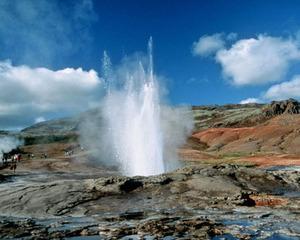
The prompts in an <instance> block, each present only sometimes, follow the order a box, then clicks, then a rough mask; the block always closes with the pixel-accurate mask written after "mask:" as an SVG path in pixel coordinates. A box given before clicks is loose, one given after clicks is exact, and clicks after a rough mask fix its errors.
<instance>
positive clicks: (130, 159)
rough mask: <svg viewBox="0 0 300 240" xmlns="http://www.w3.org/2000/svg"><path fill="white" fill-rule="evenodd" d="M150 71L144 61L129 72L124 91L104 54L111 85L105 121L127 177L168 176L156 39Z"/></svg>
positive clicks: (106, 75) (106, 101)
mask: <svg viewBox="0 0 300 240" xmlns="http://www.w3.org/2000/svg"><path fill="white" fill-rule="evenodd" d="M148 57H149V59H148V63H147V64H148V67H147V68H146V69H145V67H144V65H143V64H142V62H141V61H140V62H139V64H138V66H136V67H134V69H133V70H131V71H129V72H127V74H126V76H124V78H125V81H124V82H123V84H122V87H119V88H118V87H115V86H114V79H113V77H112V76H111V75H110V74H109V72H110V65H111V64H110V60H109V58H108V56H107V54H106V53H104V58H103V67H104V70H105V74H104V76H105V78H106V82H107V95H106V97H105V104H104V106H105V107H104V108H105V110H104V117H105V120H106V122H107V126H108V129H109V132H110V133H109V135H110V136H111V145H112V148H113V153H114V156H113V157H114V158H115V160H116V161H117V163H118V164H120V168H121V170H122V172H123V173H124V174H125V175H129V176H133V175H143V176H148V175H154V174H160V173H163V172H165V164H164V159H163V148H164V146H163V131H162V129H161V124H160V97H159V86H158V82H157V80H156V77H155V75H154V73H153V57H152V39H151V38H150V40H149V43H148Z"/></svg>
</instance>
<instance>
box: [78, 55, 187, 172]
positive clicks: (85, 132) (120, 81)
mask: <svg viewBox="0 0 300 240" xmlns="http://www.w3.org/2000/svg"><path fill="white" fill-rule="evenodd" d="M143 66H150V72H151V59H150V62H149V58H147V57H146V56H144V55H141V54H137V55H134V56H131V57H126V58H125V59H124V60H123V61H122V63H121V64H120V65H119V66H117V67H116V68H112V67H111V63H110V61H109V58H108V57H107V56H106V55H105V56H104V74H103V75H104V77H105V78H106V79H107V78H109V79H110V81H109V83H107V89H108V94H107V96H106V97H105V98H104V99H103V101H101V102H100V104H99V107H98V108H97V109H95V110H93V111H90V112H89V114H87V117H86V119H85V120H84V121H83V122H82V124H81V126H80V133H81V134H80V135H81V137H80V140H81V144H82V145H83V146H84V147H85V148H87V149H88V150H89V151H90V153H91V155H92V157H93V159H94V160H95V161H99V162H100V163H102V164H104V165H106V166H117V167H119V168H120V165H121V164H120V161H119V160H120V156H117V155H118V154H119V153H121V154H122V153H124V151H122V149H124V148H126V145H127V142H126V139H124V138H123V136H122V134H127V135H128V134H130V129H129V130H127V131H124V130H122V127H124V126H125V125H126V124H125V125H124V122H122V121H127V122H130V116H129V120H128V119H127V120H126V119H125V117H124V111H123V110H122V108H123V107H127V105H126V104H124V101H125V99H126V97H125V96H130V97H131V98H132V99H135V100H136V99H138V97H134V96H132V95H135V94H137V95H139V94H140V92H131V93H130V91H129V92H128V88H129V87H130V86H128V76H131V78H134V79H141V80H142V79H143V78H144V77H145V74H146V75H147V72H146V73H145V72H144V69H143ZM146 71H149V69H146ZM153 77H154V78H155V79H156V80H157V83H158V82H159V83H161V81H162V78H161V77H159V76H155V75H153ZM146 81H147V80H146ZM129 85H130V84H129ZM110 91H113V93H109V92H110ZM128 93H129V95H128ZM158 93H159V94H160V99H162V97H163V96H162V95H161V94H162V93H161V92H158ZM109 94H111V95H110V97H109V101H110V103H109V104H107V101H108V96H109ZM111 96H113V97H111ZM137 104H139V103H137ZM154 104H155V102H154ZM134 106H136V105H135V104H134ZM159 108H160V111H159V116H158V121H159V123H158V124H159V125H160V128H159V129H160V134H161V138H162V139H161V140H162V148H163V155H162V158H163V162H164V168H165V169H164V171H170V170H173V169H175V168H177V167H179V165H180V164H179V159H178V155H177V149H178V147H180V146H181V145H182V144H184V142H185V140H186V137H187V136H188V135H189V134H190V132H191V130H192V128H193V120H192V119H193V118H192V112H191V109H189V108H188V107H171V106H169V105H167V104H163V103H162V102H161V101H160V103H159ZM131 110H132V109H131ZM111 112H113V118H115V120H114V121H113V122H114V124H113V125H112V124H110V122H109V121H107V116H108V115H109V116H110V118H111V116H112V113H111ZM133 112H135V111H133ZM125 115H126V114H125ZM127 117H128V116H127ZM127 117H126V118H127ZM134 117H135V116H132V121H134ZM142 124H143V123H142ZM150 125H151V124H150ZM143 127H144V130H143V131H144V133H143V134H145V137H146V138H147V136H148V135H147V133H146V132H147V127H149V126H147V125H146V123H145V126H143ZM112 128H115V129H112ZM127 132H128V133H127ZM118 134H119V135H118ZM132 134H134V133H132ZM135 137H139V134H138V135H137V136H132V137H131V138H130V137H128V141H133V142H134V144H136V145H139V141H136V140H134V139H132V138H135ZM118 138H120V139H121V140H119V139H118ZM156 139H159V138H156ZM116 143H118V144H123V145H124V146H117V148H118V151H116V149H115V146H113V145H115V144H116ZM149 144H152V142H151V140H150V141H149ZM156 144H160V143H156ZM154 145H155V143H154ZM120 147H121V148H120ZM128 147H129V146H128ZM136 147H137V149H136V151H139V150H140V149H138V148H139V147H138V146H136ZM140 147H142V146H140ZM129 148H130V149H132V150H133V151H134V148H132V146H131V147H129ZM120 149H121V151H120ZM146 149H147V151H148V150H149V149H148V148H146ZM126 151H127V150H126ZM153 151H155V149H153ZM150 153H151V152H150ZM144 154H147V153H145V152H144ZM148 154H149V153H148ZM139 156H141V155H139ZM134 157H136V156H134ZM141 157H142V156H141ZM136 159H137V161H138V159H139V158H136ZM127 160H129V161H130V157H128V158H127ZM141 162H142V161H140V162H136V163H135V164H141ZM121 168H122V167H121ZM120 170H122V169H120ZM136 172H137V173H138V171H133V172H130V171H128V170H127V171H123V173H124V174H127V175H134V174H136ZM157 173H160V172H157ZM141 174H142V175H143V173H141ZM148 174H153V173H151V172H150V173H145V175H148Z"/></svg>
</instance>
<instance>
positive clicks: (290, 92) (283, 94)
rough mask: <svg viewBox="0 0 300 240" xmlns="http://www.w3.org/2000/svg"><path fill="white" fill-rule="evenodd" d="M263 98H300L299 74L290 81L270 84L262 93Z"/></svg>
mask: <svg viewBox="0 0 300 240" xmlns="http://www.w3.org/2000/svg"><path fill="white" fill-rule="evenodd" d="M264 98H266V99H269V100H283V99H288V98H300V75H297V76H295V77H293V79H292V80H290V81H286V82H283V83H280V84H275V85H273V86H271V87H270V88H269V89H268V90H267V91H266V93H265V94H264Z"/></svg>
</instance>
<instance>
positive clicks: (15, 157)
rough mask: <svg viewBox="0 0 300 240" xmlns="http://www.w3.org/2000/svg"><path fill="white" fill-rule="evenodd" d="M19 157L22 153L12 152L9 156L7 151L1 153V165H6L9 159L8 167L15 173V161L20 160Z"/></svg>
mask: <svg viewBox="0 0 300 240" xmlns="http://www.w3.org/2000/svg"><path fill="white" fill-rule="evenodd" d="M21 157H22V155H21V154H20V153H16V154H13V155H12V156H10V155H9V154H7V153H3V155H2V163H3V165H7V164H8V160H9V159H10V161H11V164H10V169H11V170H13V171H14V173H15V172H16V169H17V163H18V162H20V161H21Z"/></svg>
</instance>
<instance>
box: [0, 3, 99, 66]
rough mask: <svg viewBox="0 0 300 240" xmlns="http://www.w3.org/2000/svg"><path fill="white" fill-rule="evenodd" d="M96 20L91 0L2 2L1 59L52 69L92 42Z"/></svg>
mask: <svg viewBox="0 0 300 240" xmlns="http://www.w3.org/2000/svg"><path fill="white" fill-rule="evenodd" d="M95 20H97V16H96V13H95V12H94V9H93V1H92V0H78V1H69V0H67V1H48V0H22V1H19V0H1V1H0V48H1V52H0V57H1V59H6V58H9V59H13V60H14V62H17V63H18V64H30V65H31V66H41V64H43V66H45V65H47V66H51V65H52V64H53V63H57V62H60V61H63V60H62V59H63V58H64V57H70V56H73V55H74V54H75V53H76V52H77V51H79V50H82V49H84V51H81V57H83V54H84V53H86V52H87V49H86V45H87V44H89V43H90V42H91V40H92V38H91V32H90V26H91V24H92V23H93V22H94V21H95Z"/></svg>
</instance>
